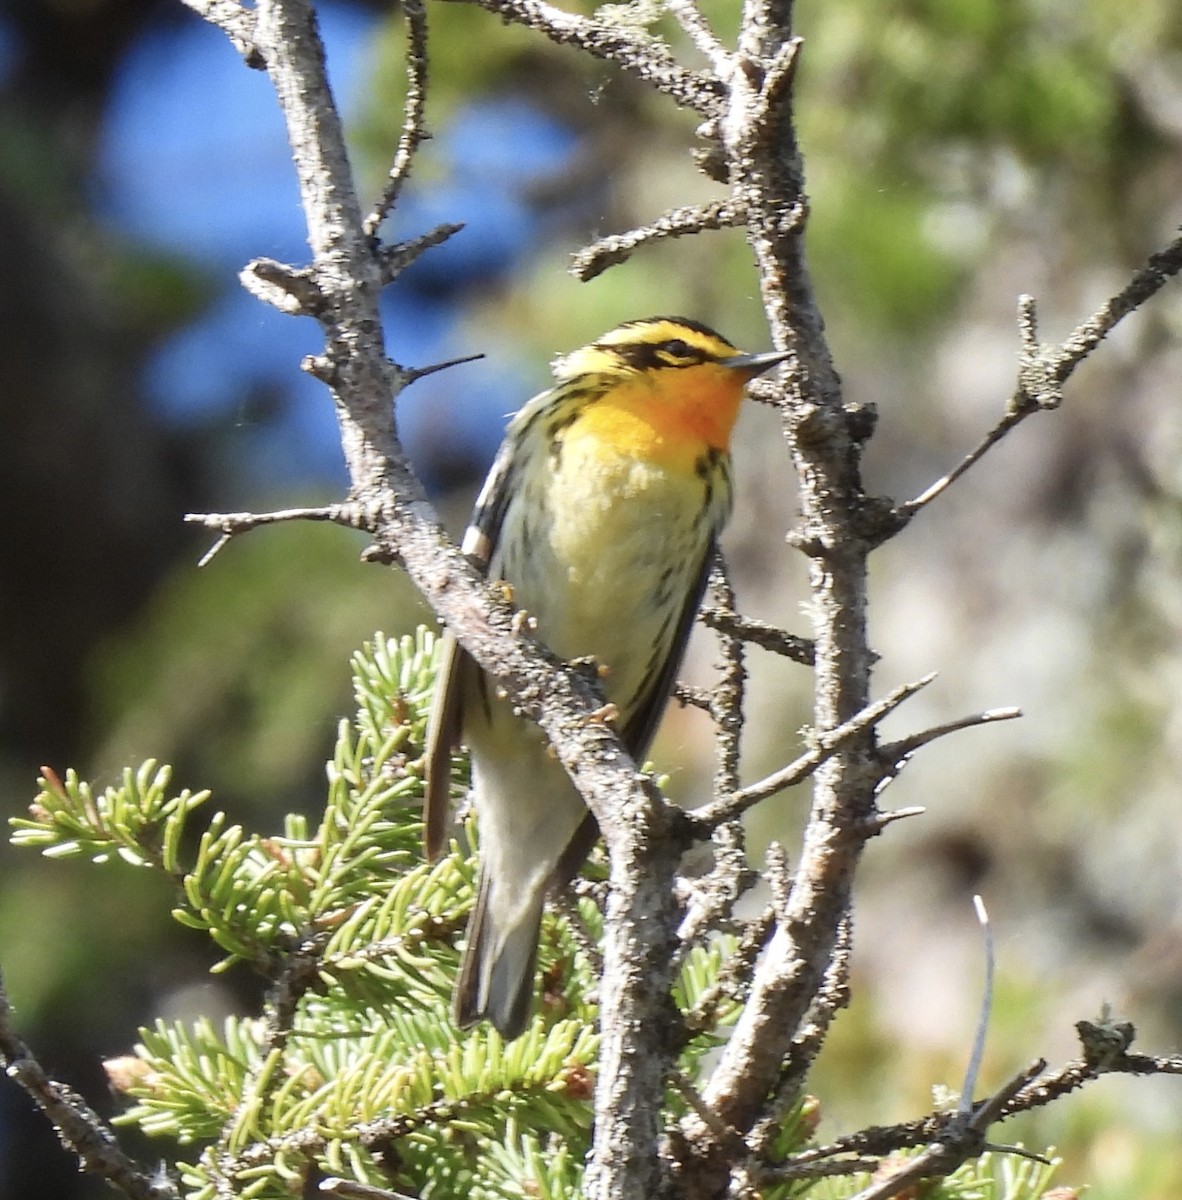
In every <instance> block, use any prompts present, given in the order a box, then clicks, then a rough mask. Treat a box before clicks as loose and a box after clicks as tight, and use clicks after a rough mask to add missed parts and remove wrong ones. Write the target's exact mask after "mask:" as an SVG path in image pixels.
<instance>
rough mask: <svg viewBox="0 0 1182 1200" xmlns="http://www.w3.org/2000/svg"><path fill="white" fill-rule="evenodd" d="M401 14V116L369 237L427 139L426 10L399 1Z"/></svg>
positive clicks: (415, 0)
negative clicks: (403, 61)
mask: <svg viewBox="0 0 1182 1200" xmlns="http://www.w3.org/2000/svg"><path fill="white" fill-rule="evenodd" d="M402 11H403V14H404V15H405V17H406V76H407V79H406V106H405V115H404V117H403V121H402V134H401V136H400V137H399V139H398V149H397V150H395V152H394V161H393V163H392V164H391V166H390V173H389V175H388V176H387V178H386V185H385V187H384V188H383V189H382V194H381V196H380V197H379V198H378V202H377V203H376V204H375V205H374V208H373V212H371V213H370V214H369V216H368V217H366V218H365V223H364V228H365V232H366V233H368V234H370V235H371V236H372V235H374V234H376V233H377V231H378V226H379V225H381V223H382V222H383V221H384V220H385V219H386V215H387V214H388V213H389V211H390V210H391V209H392V208H393V207H394V205H395V203H396V202H397V200H398V197H399V195H401V193H402V188H403V185H404V184H405V183H406V181H407V179H408V178H409V176H410V168H411V164H412V163H413V162H414V158H415V154H416V153H417V152H418V149H419V147H420V146H421V145H422V144H423V142H425V141H426V140H427V139H428V138H429V137H430V136H431V135H430V134H429V133H428V132H427V127H426V124H425V119H424V118H425V115H426V104H427V10H426V8H425V7H424V5H423V0H402Z"/></svg>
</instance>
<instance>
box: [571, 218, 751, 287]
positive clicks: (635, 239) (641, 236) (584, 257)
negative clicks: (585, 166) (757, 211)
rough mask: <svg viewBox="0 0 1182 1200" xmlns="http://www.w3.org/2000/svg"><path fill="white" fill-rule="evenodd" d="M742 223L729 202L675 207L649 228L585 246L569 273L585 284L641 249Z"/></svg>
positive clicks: (573, 261)
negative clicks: (664, 241)
mask: <svg viewBox="0 0 1182 1200" xmlns="http://www.w3.org/2000/svg"><path fill="white" fill-rule="evenodd" d="M742 223H743V212H742V209H741V208H739V207H737V206H736V205H735V204H733V203H732V202H731V201H730V200H717V201H715V202H714V203H713V204H702V205H698V204H695V205H691V206H689V207H686V208H674V209H671V210H670V211H669V212H667V213H665V214H664V216H662V217H659V218H658V219H657V220H656V221H654V222H653V223H652V224H651V225H642V226H640V228H638V229H631V230H629V231H628V232H627V233H615V234H612V235H611V236H609V237H604V238H600V239H599V241H597V242H594V243H592V244H591V245H590V246H586V247H584V248H583V249H582V250H580V251H579V252H578V253H577V254H576V255H574V257H573V258H572V259H571V266H570V270H571V274H572V275H574V276H575V278H576V279H581V280H583V282H584V283H585V282H586V281H587V280H589V279H594V278H595V277H596V275H600V274H602V273H603V272H604V271H606V270H607V269H608V267H614V266H616V265H617V264H618V263H622V262H627V260H628V259H629V258H631V257H632V254H633V253H634V252H635V251H636V250H638V249H639V248H640V247H641V246H645V245H647V244H648V243H650V242H656V241H661V240H662V239H664V238H678V237H687V236H688V235H690V234H694V233H701V232H702V231H703V230H705V229H728V228H731V227H732V226H735V225H741V224H742Z"/></svg>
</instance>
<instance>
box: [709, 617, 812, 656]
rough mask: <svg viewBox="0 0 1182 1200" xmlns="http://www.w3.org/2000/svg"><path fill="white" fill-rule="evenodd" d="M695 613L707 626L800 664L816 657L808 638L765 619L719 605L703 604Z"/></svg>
mask: <svg viewBox="0 0 1182 1200" xmlns="http://www.w3.org/2000/svg"><path fill="white" fill-rule="evenodd" d="M699 616H700V617H701V619H702V624H703V625H709V626H710V628H711V629H717V630H718V631H719V632H720V633H730V634H734V636H735V637H738V638H742V639H743V641H745V642H751V643H752V644H753V645H756V646H759V647H760V648H761V649H764V650H770V651H771V652H772V653H773V654H779V655H782V656H783V657H784V658H790V659H792V661H793V662H798V663H800V664H801V665H802V666H806V667H811V666H812V665H813V661H814V659H815V658H816V646H815V644H814V643H813V642H812V640H811V639H810V638H802V637H798V636H797V635H796V634H794V633H788V632H787V631H785V630H783V629H780V628H779V627H778V626H776V625H771V624H769V623H768V622H767V621H760V620H757V619H756V618H755V617H745V616H742V615H741V614H740V613H736V612H724V611H723V610H722V609H720V608H713V607H710V606H707V607H705V608H703V609H702V611H701V613H700V614H699Z"/></svg>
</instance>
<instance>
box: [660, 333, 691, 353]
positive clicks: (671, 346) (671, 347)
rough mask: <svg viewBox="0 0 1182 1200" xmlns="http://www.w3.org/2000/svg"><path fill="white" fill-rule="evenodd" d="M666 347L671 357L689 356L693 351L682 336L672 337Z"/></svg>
mask: <svg viewBox="0 0 1182 1200" xmlns="http://www.w3.org/2000/svg"><path fill="white" fill-rule="evenodd" d="M664 349H665V353H666V354H668V355H669V356H670V358H689V357H690V354H691V353H692V352H691V350H690V348H689V347H688V346H687V345H686V344H685V342H683V341H682V340H681V338H672V339H671V340H670V341H667V342H666V343H665V347H664Z"/></svg>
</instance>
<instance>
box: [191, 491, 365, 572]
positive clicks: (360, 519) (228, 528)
mask: <svg viewBox="0 0 1182 1200" xmlns="http://www.w3.org/2000/svg"><path fill="white" fill-rule="evenodd" d="M378 519H379V516H378V514H376V513H373V512H368V511H366V509H365V508H364V507H363V506H362V505H360V504H353V503H345V504H325V505H321V506H319V507H316V508H284V509H279V510H277V511H275V512H266V513H250V512H238V513H186V514H185V521H186V522H187V523H188V524H190V525H203V526H205V528H206V529H211V530H214V531H215V532H220V533H221V535H222V536H221V537H220V538H218V540H217V541H216V542H214V544H213V545H212V546H211V547H210V548H209V549H208V550H207V551H206V552H205V553H204V554H203V555H202V556H201V559H200V560H199V562H198V564H197V565H198V566H201V567H204V566H207V565H208V564H209V563H210V562H211V561H212V559H213V557H214V556H215V555H216V554H217V553H218V552H219V551H220V550H221V549H222V548H223V547H225V546H226V545H227V544H228V543H229V542H230V541H231V539H233V538H235V537H237V536H238V535H239V534H242V533H249V532H250V531H251V530H252V529H258V528H260V527H261V526H263V525H279V524H282V523H284V522H286V521H331V522H332V523H333V524H335V525H346V526H348V527H349V528H350V529H360V530H362V531H363V532H365V533H374V532H376V530H377V528H378Z"/></svg>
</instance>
